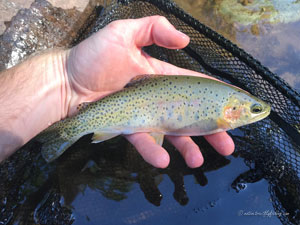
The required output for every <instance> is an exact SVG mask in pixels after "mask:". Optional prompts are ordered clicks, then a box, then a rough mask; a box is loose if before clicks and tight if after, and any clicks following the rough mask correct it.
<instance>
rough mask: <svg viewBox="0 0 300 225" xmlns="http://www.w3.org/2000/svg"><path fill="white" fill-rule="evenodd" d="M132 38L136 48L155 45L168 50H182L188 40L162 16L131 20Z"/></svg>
mask: <svg viewBox="0 0 300 225" xmlns="http://www.w3.org/2000/svg"><path fill="white" fill-rule="evenodd" d="M132 21H133V22H132V23H131V24H130V25H132V28H133V37H134V38H135V44H136V46H137V47H144V46H148V45H152V44H156V45H158V46H161V47H165V48H169V49H179V48H184V47H185V46H187V45H188V43H189V41H190V38H189V37H188V36H187V35H186V34H184V33H181V32H180V31H178V30H176V29H175V27H174V26H173V25H172V24H171V23H170V22H169V21H168V20H167V19H166V18H165V17H163V16H150V17H144V18H141V19H136V20H132Z"/></svg>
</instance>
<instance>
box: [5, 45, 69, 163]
mask: <svg viewBox="0 0 300 225" xmlns="http://www.w3.org/2000/svg"><path fill="white" fill-rule="evenodd" d="M67 55H68V51H66V50H54V51H48V52H46V53H43V54H41V55H38V56H34V57H30V58H29V59H27V60H26V61H24V62H22V63H20V64H18V65H17V66H15V67H13V68H10V69H8V70H6V71H4V72H3V73H1V76H0V102H1V104H2V107H1V108H0V153H3V152H6V153H5V154H4V155H9V154H8V153H12V152H13V151H14V150H16V149H17V148H18V147H20V146H21V145H23V144H25V143H26V142H28V141H29V140H30V139H32V138H33V137H34V136H35V135H37V134H38V133H40V132H41V131H42V130H44V129H45V128H47V127H48V126H49V125H51V124H52V123H54V122H56V121H59V120H61V119H62V118H65V117H66V115H67V112H68V99H69V98H70V96H71V94H70V90H71V89H70V85H69V81H68V76H67V73H66V66H65V65H66V58H67ZM3 134H4V135H3ZM6 136H7V138H5V137H6ZM8 136H9V137H11V138H8ZM16 140H18V141H17V142H16ZM3 158H5V157H3V156H1V154H0V161H1V159H3Z"/></svg>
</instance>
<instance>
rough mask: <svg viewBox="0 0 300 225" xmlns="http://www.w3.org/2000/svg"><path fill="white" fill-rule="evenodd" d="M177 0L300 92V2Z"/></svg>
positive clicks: (291, 0)
mask: <svg viewBox="0 0 300 225" xmlns="http://www.w3.org/2000/svg"><path fill="white" fill-rule="evenodd" d="M174 1H175V2H176V3H177V4H178V5H179V6H181V7H182V8H183V9H185V10H186V11H187V12H189V13H190V14H191V15H192V16H194V17H195V18H197V19H198V20H200V22H203V23H204V24H206V25H208V26H210V27H211V28H212V29H214V30H216V31H217V32H219V33H220V34H222V35H224V36H225V37H226V38H228V39H230V40H231V41H233V42H234V43H236V44H237V45H239V46H240V47H241V48H242V49H245V51H247V52H248V53H250V54H251V55H253V56H254V57H255V58H257V59H258V60H259V61H261V62H262V64H263V65H265V66H267V67H269V69H270V70H271V71H272V72H274V73H276V74H278V75H279V76H280V77H282V78H283V79H285V80H286V81H287V82H288V83H289V84H290V85H291V86H292V87H294V88H295V89H296V90H297V91H298V92H300V47H299V43H300V1H295V0H287V1H282V0H272V1H271V0H174Z"/></svg>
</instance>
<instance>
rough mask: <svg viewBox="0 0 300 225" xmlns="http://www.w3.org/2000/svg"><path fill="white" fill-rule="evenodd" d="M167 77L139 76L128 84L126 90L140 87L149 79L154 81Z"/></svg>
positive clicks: (158, 75) (156, 75)
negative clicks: (154, 79) (157, 78)
mask: <svg viewBox="0 0 300 225" xmlns="http://www.w3.org/2000/svg"><path fill="white" fill-rule="evenodd" d="M163 76H165V75H160V74H143V75H137V76H135V77H134V78H132V79H131V80H130V81H129V83H128V84H126V86H125V88H128V87H133V86H139V85H141V84H143V83H144V82H145V81H147V80H149V79H153V78H156V77H163Z"/></svg>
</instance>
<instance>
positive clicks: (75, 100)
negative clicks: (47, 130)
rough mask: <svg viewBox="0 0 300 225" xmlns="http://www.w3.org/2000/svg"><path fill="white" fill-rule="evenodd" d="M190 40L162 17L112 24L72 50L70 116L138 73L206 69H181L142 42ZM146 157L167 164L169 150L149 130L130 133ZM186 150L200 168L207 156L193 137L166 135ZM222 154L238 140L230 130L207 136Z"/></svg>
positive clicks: (181, 43)
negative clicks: (154, 54) (153, 54)
mask: <svg viewBox="0 0 300 225" xmlns="http://www.w3.org/2000/svg"><path fill="white" fill-rule="evenodd" d="M188 43H189V38H188V36H186V35H185V34H183V33H181V32H179V31H177V30H176V29H175V28H174V27H173V26H172V25H171V24H170V23H169V22H168V21H167V20H166V19H165V18H164V17H161V16H152V17H145V18H142V19H131V20H119V21H115V22H112V23H110V24H109V25H107V26H106V27H105V28H103V29H102V30H100V31H99V32H97V33H95V34H94V35H92V36H91V37H89V38H88V39H86V40H84V41H83V42H81V43H80V44H79V45H77V46H75V47H74V48H72V49H71V50H70V51H69V54H68V58H67V63H66V74H67V77H68V81H69V82H68V87H67V90H69V91H66V93H67V94H66V101H65V102H66V106H67V107H66V108H67V110H65V114H66V115H64V116H68V115H69V116H70V115H72V114H73V113H74V112H75V109H76V108H77V106H78V105H79V104H80V103H82V102H90V101H95V100H98V99H100V98H103V97H104V96H106V95H109V94H111V93H113V92H116V91H118V90H120V89H122V88H123V87H124V86H125V85H126V84H127V83H128V82H129V81H130V80H131V79H132V78H134V77H135V76H136V75H139V74H172V75H180V74H189V75H195V76H202V77H204V76H205V77H207V76H206V75H204V74H201V73H197V72H194V71H190V70H186V69H182V68H179V67H176V66H174V65H171V64H169V63H166V62H162V61H160V60H157V59H155V58H152V57H150V56H149V55H147V54H146V53H145V52H143V51H142V47H144V46H148V45H151V44H156V45H158V46H162V47H165V48H169V49H180V48H184V47H185V46H186V45H187V44H188ZM126 138H127V139H128V141H130V142H131V143H132V144H133V145H134V146H135V147H136V149H137V150H138V152H139V153H140V154H141V155H142V157H143V158H144V159H145V160H146V161H147V162H148V163H150V164H152V165H153V166H155V167H162V168H164V167H166V166H167V165H168V164H169V160H170V158H169V155H168V153H167V152H166V150H165V149H164V148H162V147H161V146H159V145H158V144H156V143H155V141H154V139H153V138H152V137H151V136H150V135H149V134H147V133H136V134H132V135H127V136H126ZM166 138H167V140H168V141H170V142H171V143H172V144H173V145H174V146H175V147H176V148H177V149H178V151H179V152H180V153H181V154H182V156H183V157H184V159H185V161H186V163H187V165H188V166H189V167H192V168H194V167H199V166H200V165H201V164H202V163H203V156H202V154H201V152H200V150H199V147H198V146H197V145H196V144H195V143H194V142H193V141H192V139H191V138H190V137H183V136H182V137H175V136H166ZM205 138H206V139H207V141H208V142H209V143H210V144H211V145H212V146H213V147H214V148H215V149H216V150H217V151H218V152H219V153H220V154H222V155H228V154H231V153H232V152H233V150H234V143H233V141H232V139H231V138H230V136H229V135H228V134H227V133H226V132H221V133H217V134H212V135H208V136H205Z"/></svg>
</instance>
